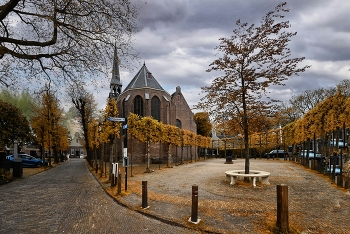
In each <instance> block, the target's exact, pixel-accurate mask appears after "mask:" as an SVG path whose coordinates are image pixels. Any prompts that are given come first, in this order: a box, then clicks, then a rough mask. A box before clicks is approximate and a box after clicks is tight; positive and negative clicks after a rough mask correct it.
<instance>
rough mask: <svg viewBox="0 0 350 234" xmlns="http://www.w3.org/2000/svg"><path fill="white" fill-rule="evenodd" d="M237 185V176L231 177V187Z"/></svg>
mask: <svg viewBox="0 0 350 234" xmlns="http://www.w3.org/2000/svg"><path fill="white" fill-rule="evenodd" d="M235 184H236V176H231V183H230V185H231V186H233V185H235Z"/></svg>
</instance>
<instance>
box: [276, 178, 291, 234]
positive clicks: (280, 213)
mask: <svg viewBox="0 0 350 234" xmlns="http://www.w3.org/2000/svg"><path fill="white" fill-rule="evenodd" d="M276 225H277V228H278V229H279V231H281V232H282V233H285V232H288V230H289V222H288V186H287V185H285V184H281V185H277V223H276Z"/></svg>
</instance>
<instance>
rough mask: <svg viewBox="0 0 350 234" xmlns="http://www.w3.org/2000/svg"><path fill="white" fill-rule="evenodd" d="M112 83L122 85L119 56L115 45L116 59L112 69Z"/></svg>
mask: <svg viewBox="0 0 350 234" xmlns="http://www.w3.org/2000/svg"><path fill="white" fill-rule="evenodd" d="M110 84H111V85H121V82H120V73H119V57H118V53H117V47H114V61H113V70H112V79H111V83H110Z"/></svg>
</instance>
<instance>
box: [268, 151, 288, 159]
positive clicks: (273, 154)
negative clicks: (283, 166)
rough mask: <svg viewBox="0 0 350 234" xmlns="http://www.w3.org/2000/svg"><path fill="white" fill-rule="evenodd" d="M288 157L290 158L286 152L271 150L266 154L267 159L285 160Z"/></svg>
mask: <svg viewBox="0 0 350 234" xmlns="http://www.w3.org/2000/svg"><path fill="white" fill-rule="evenodd" d="M286 156H288V153H287V152H286V151H284V150H271V151H270V152H269V153H266V154H265V158H268V157H270V158H272V157H275V158H284V157H286Z"/></svg>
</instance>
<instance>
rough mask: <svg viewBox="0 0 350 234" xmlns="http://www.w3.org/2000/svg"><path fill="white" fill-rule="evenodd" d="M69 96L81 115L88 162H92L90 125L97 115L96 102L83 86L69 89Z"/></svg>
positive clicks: (74, 86) (73, 86)
mask: <svg viewBox="0 0 350 234" xmlns="http://www.w3.org/2000/svg"><path fill="white" fill-rule="evenodd" d="M68 95H69V97H70V98H71V100H72V103H73V105H74V106H75V108H77V110H78V111H79V113H80V117H81V126H82V129H83V135H84V141H85V148H86V153H87V160H88V161H89V162H91V161H90V160H91V159H92V153H93V151H92V148H91V147H90V146H91V144H90V142H89V141H90V139H91V138H90V137H89V135H90V134H93V133H90V132H89V130H90V129H89V123H90V122H91V121H92V119H93V115H94V114H95V113H96V106H97V105H96V102H95V99H94V96H93V95H92V94H91V93H89V92H88V91H86V90H85V89H84V87H82V86H81V85H72V86H70V87H69V91H68Z"/></svg>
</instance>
